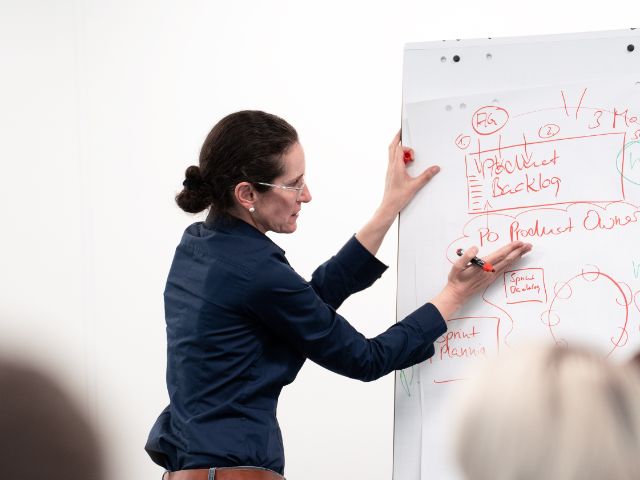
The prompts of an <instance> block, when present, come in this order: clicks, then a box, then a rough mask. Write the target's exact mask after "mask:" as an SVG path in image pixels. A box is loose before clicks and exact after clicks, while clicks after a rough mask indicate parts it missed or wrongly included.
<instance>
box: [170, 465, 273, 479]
mask: <svg viewBox="0 0 640 480" xmlns="http://www.w3.org/2000/svg"><path fill="white" fill-rule="evenodd" d="M214 478H215V480H285V478H284V477H283V476H282V475H278V474H277V473H276V472H274V471H273V470H266V469H263V468H251V467H221V468H216V469H215V476H214ZM162 479H163V480H209V469H208V468H194V469H191V470H178V471H176V472H166V473H165V474H164V475H163V476H162Z"/></svg>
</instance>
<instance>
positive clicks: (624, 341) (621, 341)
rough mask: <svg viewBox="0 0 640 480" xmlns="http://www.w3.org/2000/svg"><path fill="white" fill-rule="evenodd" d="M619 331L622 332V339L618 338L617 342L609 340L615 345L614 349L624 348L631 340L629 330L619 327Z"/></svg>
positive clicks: (613, 339) (612, 339)
mask: <svg viewBox="0 0 640 480" xmlns="http://www.w3.org/2000/svg"><path fill="white" fill-rule="evenodd" d="M618 329H619V330H622V331H621V332H620V338H618V340H617V341H616V340H615V338H613V337H611V338H609V341H610V342H611V343H612V344H613V347H614V348H616V347H624V346H625V345H626V344H627V341H628V340H629V332H627V330H626V329H625V328H622V327H618Z"/></svg>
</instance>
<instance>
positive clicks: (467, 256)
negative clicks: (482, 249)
mask: <svg viewBox="0 0 640 480" xmlns="http://www.w3.org/2000/svg"><path fill="white" fill-rule="evenodd" d="M477 254H478V247H471V248H468V249H467V250H465V251H464V253H463V254H462V255H461V256H460V258H459V259H458V260H456V261H455V262H454V263H453V267H452V268H451V270H452V272H453V273H454V274H455V275H457V274H459V273H460V272H462V271H463V270H466V269H467V268H468V267H469V263H470V262H471V259H472V258H473V257H475V256H476V255H477Z"/></svg>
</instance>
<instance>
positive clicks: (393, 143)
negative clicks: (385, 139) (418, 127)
mask: <svg viewBox="0 0 640 480" xmlns="http://www.w3.org/2000/svg"><path fill="white" fill-rule="evenodd" d="M401 132H402V130H398V133H396V136H395V137H393V140H391V143H390V144H389V154H390V155H389V158H391V157H392V155H391V154H395V151H396V148H397V147H398V145H400V134H401Z"/></svg>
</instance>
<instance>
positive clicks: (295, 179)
mask: <svg viewBox="0 0 640 480" xmlns="http://www.w3.org/2000/svg"><path fill="white" fill-rule="evenodd" d="M302 177H304V173H303V174H302V175H298V176H297V177H296V178H294V179H293V180H291V181H289V182H286V183H287V184H291V183H298V182H299V181H300V180H301V179H302Z"/></svg>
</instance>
